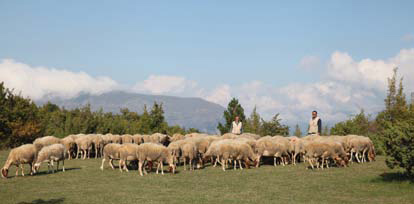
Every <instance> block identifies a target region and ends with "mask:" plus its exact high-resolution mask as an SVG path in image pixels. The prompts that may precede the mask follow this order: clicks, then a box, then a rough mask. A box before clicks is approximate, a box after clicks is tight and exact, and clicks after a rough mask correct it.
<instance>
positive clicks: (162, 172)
mask: <svg viewBox="0 0 414 204" xmlns="http://www.w3.org/2000/svg"><path fill="white" fill-rule="evenodd" d="M160 164H161V175H164V164H163V163H162V161H161V162H160Z"/></svg>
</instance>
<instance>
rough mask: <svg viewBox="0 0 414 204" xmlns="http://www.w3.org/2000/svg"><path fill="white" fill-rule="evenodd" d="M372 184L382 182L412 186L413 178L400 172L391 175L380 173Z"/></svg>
mask: <svg viewBox="0 0 414 204" xmlns="http://www.w3.org/2000/svg"><path fill="white" fill-rule="evenodd" d="M373 181H374V182H378V181H383V182H407V181H408V182H410V183H411V184H414V176H410V175H408V174H406V173H402V172H392V173H382V174H380V175H379V177H377V178H375V179H374V180H373Z"/></svg>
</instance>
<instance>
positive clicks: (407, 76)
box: [328, 49, 414, 92]
mask: <svg viewBox="0 0 414 204" xmlns="http://www.w3.org/2000/svg"><path fill="white" fill-rule="evenodd" d="M395 67H398V69H399V73H401V74H402V75H403V76H404V80H405V82H406V83H405V85H406V87H408V88H410V89H411V90H412V88H413V87H414V69H413V67H414V49H403V50H401V51H400V52H399V53H398V54H397V55H396V56H395V57H392V58H390V59H386V60H373V59H363V60H361V61H359V62H358V61H355V60H353V59H352V57H351V56H349V54H348V53H344V52H339V51H336V52H334V53H333V54H332V56H331V59H330V62H329V65H328V74H329V77H330V79H331V80H339V81H342V82H343V83H345V84H349V85H351V86H353V87H363V88H367V89H375V90H377V91H381V92H384V91H385V90H386V88H387V78H389V77H390V76H392V72H393V69H394V68H395Z"/></svg>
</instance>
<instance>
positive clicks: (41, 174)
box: [34, 168, 81, 176]
mask: <svg viewBox="0 0 414 204" xmlns="http://www.w3.org/2000/svg"><path fill="white" fill-rule="evenodd" d="M80 169H81V168H65V171H73V170H80ZM57 172H62V169H59V171H56V170H55V173H57ZM49 174H53V173H52V172H51V171H50V172H49V171H48V170H45V171H40V172H37V173H36V174H34V176H44V175H49Z"/></svg>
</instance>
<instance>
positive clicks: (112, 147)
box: [101, 143, 122, 171]
mask: <svg viewBox="0 0 414 204" xmlns="http://www.w3.org/2000/svg"><path fill="white" fill-rule="evenodd" d="M121 147H122V145H120V144H117V143H111V144H107V145H106V146H105V147H104V149H103V155H102V158H103V159H102V164H101V170H102V171H103V170H104V163H105V161H106V160H109V161H108V163H109V166H111V168H112V169H115V168H114V164H113V163H112V161H113V160H114V159H120V155H119V148H121Z"/></svg>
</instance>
